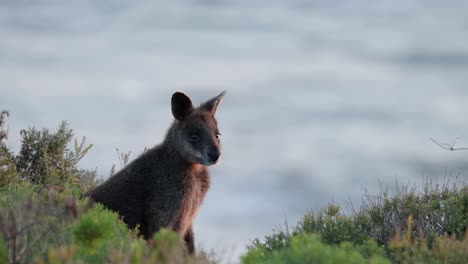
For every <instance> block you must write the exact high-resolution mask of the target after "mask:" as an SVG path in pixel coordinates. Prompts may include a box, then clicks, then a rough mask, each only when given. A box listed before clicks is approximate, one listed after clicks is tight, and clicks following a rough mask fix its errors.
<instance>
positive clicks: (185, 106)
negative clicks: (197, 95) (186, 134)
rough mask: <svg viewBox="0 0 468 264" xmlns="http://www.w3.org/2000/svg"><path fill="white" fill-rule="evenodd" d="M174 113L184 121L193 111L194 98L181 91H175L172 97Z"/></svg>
mask: <svg viewBox="0 0 468 264" xmlns="http://www.w3.org/2000/svg"><path fill="white" fill-rule="evenodd" d="M171 107H172V115H173V116H174V117H175V119H177V120H179V121H182V120H184V119H185V118H186V117H187V116H188V115H190V113H192V111H193V105H192V100H190V98H189V97H188V96H187V95H185V94H184V93H181V92H175V93H174V94H173V95H172V98H171Z"/></svg>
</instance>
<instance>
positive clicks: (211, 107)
mask: <svg viewBox="0 0 468 264" xmlns="http://www.w3.org/2000/svg"><path fill="white" fill-rule="evenodd" d="M225 94H226V91H223V92H222V93H221V94H219V95H218V96H216V97H214V98H212V99H210V100H208V101H206V102H205V103H203V104H202V105H201V106H200V108H201V109H203V110H205V111H208V112H210V113H211V114H213V115H214V114H215V113H216V109H217V108H218V105H219V103H220V102H221V99H222V98H223V96H224V95H225Z"/></svg>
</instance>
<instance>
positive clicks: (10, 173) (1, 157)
mask: <svg viewBox="0 0 468 264" xmlns="http://www.w3.org/2000/svg"><path fill="white" fill-rule="evenodd" d="M8 115H9V114H8V112H7V111H2V112H0V187H2V186H6V185H8V184H13V183H15V182H17V180H18V179H17V173H16V167H15V161H14V155H13V153H11V151H10V150H9V149H8V147H7V145H6V143H5V140H6V139H7V134H8V133H7V131H6V129H5V120H6V118H7V117H8Z"/></svg>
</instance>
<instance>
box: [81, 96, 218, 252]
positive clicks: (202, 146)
mask: <svg viewBox="0 0 468 264" xmlns="http://www.w3.org/2000/svg"><path fill="white" fill-rule="evenodd" d="M225 93H226V91H224V92H222V93H221V94H220V95H218V96H216V97H214V98H212V99H210V100H208V101H206V102H205V103H202V104H201V105H200V106H199V107H197V108H194V107H193V105H192V101H191V100H190V98H189V97H188V96H187V95H185V94H183V93H180V92H176V93H174V94H173V95H172V98H171V107H172V115H173V116H174V118H175V121H174V122H173V124H172V125H171V127H170V128H169V130H168V132H167V134H166V137H165V139H164V141H163V142H162V143H161V144H160V145H158V146H155V147H153V148H151V149H149V150H147V151H145V152H144V153H143V154H142V155H140V156H139V157H138V158H136V159H135V160H133V161H132V162H130V163H129V164H128V165H127V166H126V167H125V168H123V169H122V170H121V171H119V172H117V173H116V174H115V175H113V176H111V177H110V178H109V179H108V180H107V181H106V182H104V183H103V184H101V185H99V186H97V187H96V188H95V189H94V190H92V191H90V192H89V193H88V196H89V197H90V198H91V199H92V200H94V201H95V202H99V203H102V204H103V205H104V206H105V207H107V208H108V209H111V210H113V211H116V212H118V213H119V215H120V216H121V217H122V219H123V221H124V222H125V223H126V224H127V226H128V227H129V228H131V229H133V228H135V227H136V226H139V232H140V234H141V235H142V236H143V237H144V238H145V239H150V238H152V236H153V234H154V233H155V232H157V231H158V230H159V229H160V228H163V227H165V228H169V229H172V230H174V231H175V232H177V233H179V235H180V236H181V238H182V239H183V240H184V242H185V245H186V247H187V251H188V253H189V254H193V253H194V251H195V246H194V234H193V228H192V222H193V219H194V217H195V215H196V213H197V211H198V208H199V207H200V204H201V202H202V200H203V197H204V196H205V193H206V191H207V190H208V187H209V185H210V178H209V174H208V170H207V167H206V166H210V165H213V164H215V163H217V161H218V159H219V156H220V155H221V151H220V140H219V135H220V133H219V130H218V127H217V121H216V119H215V113H216V109H217V107H218V105H219V103H220V101H221V99H222V97H223V96H224V94H225Z"/></svg>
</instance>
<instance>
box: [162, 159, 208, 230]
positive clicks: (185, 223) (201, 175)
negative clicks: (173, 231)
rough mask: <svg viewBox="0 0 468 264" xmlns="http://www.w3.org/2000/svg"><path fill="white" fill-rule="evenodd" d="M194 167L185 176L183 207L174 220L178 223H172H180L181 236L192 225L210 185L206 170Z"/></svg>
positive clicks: (174, 224) (175, 224)
mask: <svg viewBox="0 0 468 264" xmlns="http://www.w3.org/2000/svg"><path fill="white" fill-rule="evenodd" d="M193 167H194V168H193ZM193 167H192V168H190V170H189V171H187V172H186V173H185V175H184V180H183V192H184V193H183V196H182V197H181V207H180V209H179V211H178V212H177V217H175V218H174V219H173V221H176V223H171V225H173V226H177V222H178V223H179V224H178V225H179V230H178V231H179V233H180V234H181V235H183V234H185V233H186V232H187V230H188V228H189V227H190V225H191V224H192V222H193V219H194V218H195V216H196V214H197V212H198V208H199V207H200V205H201V203H202V201H203V198H204V196H205V193H206V191H207V190H208V188H209V184H210V183H209V177H208V173H207V171H206V169H205V168H204V167H202V166H198V165H196V166H193Z"/></svg>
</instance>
